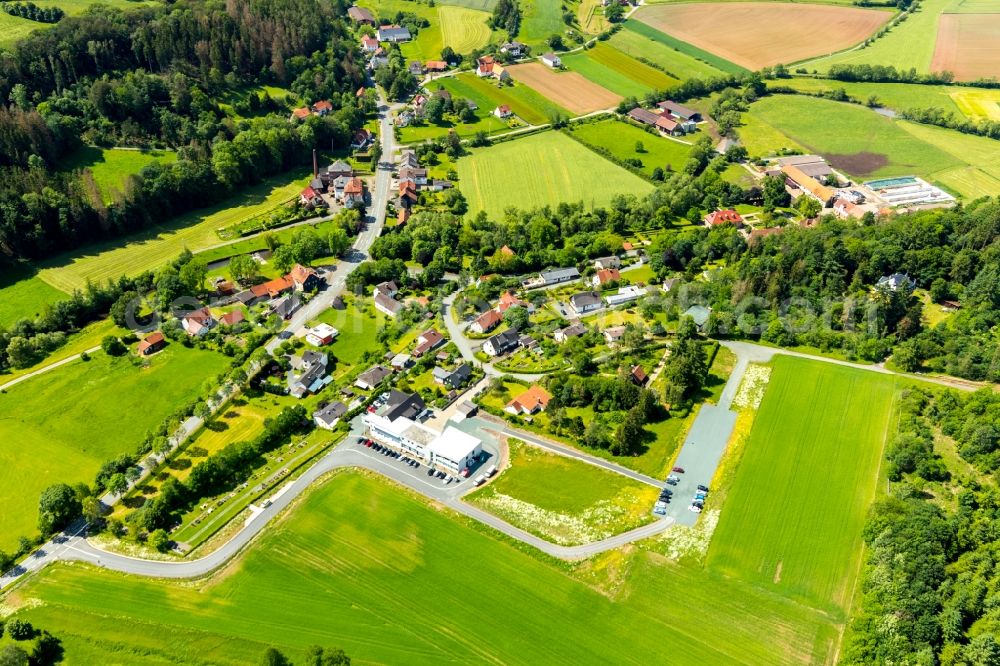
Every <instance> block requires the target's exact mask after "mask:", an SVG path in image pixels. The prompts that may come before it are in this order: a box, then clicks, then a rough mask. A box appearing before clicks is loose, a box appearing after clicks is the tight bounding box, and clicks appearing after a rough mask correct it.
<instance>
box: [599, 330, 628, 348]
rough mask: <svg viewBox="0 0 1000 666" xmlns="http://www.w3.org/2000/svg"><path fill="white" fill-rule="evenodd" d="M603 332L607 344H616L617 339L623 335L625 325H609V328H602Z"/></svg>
mask: <svg viewBox="0 0 1000 666" xmlns="http://www.w3.org/2000/svg"><path fill="white" fill-rule="evenodd" d="M603 334H604V341H605V342H607V343H608V344H609V345H614V344H617V343H618V341H619V340H621V339H622V336H623V335H625V327H624V326H611V327H609V328H606V329H604V331H603Z"/></svg>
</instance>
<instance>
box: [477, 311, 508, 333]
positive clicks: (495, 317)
mask: <svg viewBox="0 0 1000 666" xmlns="http://www.w3.org/2000/svg"><path fill="white" fill-rule="evenodd" d="M502 320H503V317H501V316H500V313H499V312H497V311H496V310H487V311H486V312H484V313H483V314H481V315H479V316H478V317H476V323H477V324H479V327H480V328H481V329H483V330H484V331H488V330H490V329H492V328H494V327H496V326H497V324H499V323H500V322H501V321H502Z"/></svg>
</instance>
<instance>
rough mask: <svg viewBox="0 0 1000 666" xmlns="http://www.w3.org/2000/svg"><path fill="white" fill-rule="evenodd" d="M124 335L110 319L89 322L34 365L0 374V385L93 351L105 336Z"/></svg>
mask: <svg viewBox="0 0 1000 666" xmlns="http://www.w3.org/2000/svg"><path fill="white" fill-rule="evenodd" d="M124 333H125V331H124V330H123V329H120V328H118V327H117V326H115V323H114V322H113V321H111V319H100V320H98V321H95V322H91V323H90V324H87V325H86V326H84V327H83V328H81V329H80V330H79V331H76V332H75V333H70V334H69V335H67V336H66V340H65V342H64V343H63V345H62V346H61V347H59V348H58V349H55V350H54V351H53V352H52V353H51V354H49V355H48V356H46V357H44V358H42V359H40V360H39V361H38V362H37V363H35V364H34V365H30V366H28V367H26V368H21V369H18V370H13V371H11V372H7V373H3V374H0V384H6V383H7V382H9V381H11V380H13V379H17V378H18V377H20V376H22V375H26V374H28V373H30V372H34V371H36V370H38V369H40V368H44V367H45V366H47V365H52V364H53V363H58V362H59V361H61V360H63V359H66V358H69V357H70V356H76V355H77V354H79V353H81V352H84V351H87V350H88V349H93V348H94V347H97V346H99V345H100V344H101V340H103V339H104V338H105V336H108V335H112V334H116V335H123V334H124Z"/></svg>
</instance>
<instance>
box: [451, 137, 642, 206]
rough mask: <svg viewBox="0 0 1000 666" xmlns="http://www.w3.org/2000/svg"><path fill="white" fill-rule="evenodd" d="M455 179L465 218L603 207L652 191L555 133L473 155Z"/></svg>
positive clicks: (461, 162) (460, 165)
mask: <svg viewBox="0 0 1000 666" xmlns="http://www.w3.org/2000/svg"><path fill="white" fill-rule="evenodd" d="M458 176H459V187H460V188H461V190H462V193H463V194H464V195H465V197H466V198H467V199H468V201H469V212H470V213H471V214H475V213H476V212H478V211H480V210H485V211H486V212H487V213H488V214H490V215H493V216H499V215H501V214H502V213H503V211H504V209H505V208H506V207H508V206H510V205H517V206H518V207H520V208H532V207H537V206H546V205H550V206H555V205H556V204H558V203H560V202H562V201H583V202H584V203H586V204H587V205H588V206H595V207H596V206H602V205H605V204H607V203H608V202H610V201H611V198H612V197H614V196H615V195H616V194H622V193H628V194H634V195H636V196H642V195H643V194H646V193H647V192H649V191H651V190H652V189H653V186H652V185H650V184H649V183H647V182H645V181H644V180H643V179H642V178H640V177H639V176H636V175H634V174H632V173H630V172H628V171H626V170H625V169H623V168H621V167H620V166H618V165H616V164H613V163H612V162H609V161H608V160H606V159H604V158H603V157H601V156H600V155H598V154H596V153H595V152H593V151H592V150H589V149H588V148H586V147H585V146H581V145H580V144H579V143H577V142H576V141H573V140H572V139H570V138H569V137H567V136H564V135H563V134H561V133H559V132H544V133H541V134H535V135H532V136H529V137H525V138H521V139H515V140H513V141H507V142H505V143H500V144H497V145H495V146H491V147H489V148H483V149H480V150H474V151H473V152H472V154H471V155H469V156H468V157H463V158H461V159H460V160H459V161H458ZM513 193H516V195H514V196H512V194H513ZM515 202H516V204H515Z"/></svg>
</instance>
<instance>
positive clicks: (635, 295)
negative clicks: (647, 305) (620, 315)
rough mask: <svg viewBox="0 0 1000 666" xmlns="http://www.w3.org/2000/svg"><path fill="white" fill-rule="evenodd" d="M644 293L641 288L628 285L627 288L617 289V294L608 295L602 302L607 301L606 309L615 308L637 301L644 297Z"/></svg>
mask: <svg viewBox="0 0 1000 666" xmlns="http://www.w3.org/2000/svg"><path fill="white" fill-rule="evenodd" d="M646 293H647V292H646V290H645V289H643V288H641V287H636V286H635V285H629V286H627V287H619V288H618V292H617V293H614V294H609V295H608V296H606V297H605V298H604V300H605V301H607V304H608V307H615V306H616V305H623V304H625V303H631V302H632V301H637V300H639V299H640V298H642V297H643V296H645V295H646Z"/></svg>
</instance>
